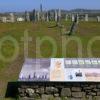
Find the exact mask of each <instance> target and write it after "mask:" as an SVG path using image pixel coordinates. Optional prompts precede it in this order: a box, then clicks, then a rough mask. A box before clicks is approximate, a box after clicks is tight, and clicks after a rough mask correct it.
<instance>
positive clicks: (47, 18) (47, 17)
mask: <svg viewBox="0 0 100 100" xmlns="http://www.w3.org/2000/svg"><path fill="white" fill-rule="evenodd" d="M46 20H47V22H49V16H48V12H47V13H46Z"/></svg>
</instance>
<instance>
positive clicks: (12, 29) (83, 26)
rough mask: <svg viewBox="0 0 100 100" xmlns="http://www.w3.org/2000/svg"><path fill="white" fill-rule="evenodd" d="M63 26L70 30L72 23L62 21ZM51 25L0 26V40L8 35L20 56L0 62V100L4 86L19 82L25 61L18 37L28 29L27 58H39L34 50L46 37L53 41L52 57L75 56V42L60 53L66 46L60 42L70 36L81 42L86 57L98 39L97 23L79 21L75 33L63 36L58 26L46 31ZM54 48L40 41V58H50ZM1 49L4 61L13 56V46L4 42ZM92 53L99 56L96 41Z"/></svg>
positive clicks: (99, 43)
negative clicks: (90, 42)
mask: <svg viewBox="0 0 100 100" xmlns="http://www.w3.org/2000/svg"><path fill="white" fill-rule="evenodd" d="M62 24H64V25H65V26H66V29H67V30H69V28H70V25H71V22H62ZM52 25H55V22H49V23H46V22H37V23H31V22H23V23H5V24H4V23H0V41H2V39H3V38H4V37H5V36H11V37H13V38H15V39H16V40H17V42H18V45H19V53H18V56H17V58H16V59H15V60H14V61H10V62H5V61H2V59H0V97H3V96H4V94H5V91H6V87H7V83H8V82H9V81H16V80H17V79H18V75H19V72H20V70H21V67H22V64H23V61H24V43H23V41H21V38H22V37H23V36H24V32H25V30H28V35H29V37H31V38H32V41H31V42H29V57H31V58H35V57H40V56H39V55H36V52H37V53H38V51H37V49H36V46H37V44H36V40H37V38H41V39H42V38H44V37H45V36H48V37H49V38H52V39H53V40H54V41H55V43H56V46H57V52H56V54H55V55H53V56H52V57H78V54H77V48H78V46H77V43H76V42H75V41H70V42H69V44H68V45H67V46H66V54H65V55H63V54H62V53H63V51H62V45H64V44H66V41H64V40H62V39H66V40H68V39H70V38H72V37H77V38H78V39H80V41H81V42H82V57H89V55H88V52H87V45H88V43H89V41H90V40H91V39H92V38H94V37H96V36H100V23H97V22H80V23H79V25H78V26H77V30H76V32H75V33H74V34H73V35H72V36H67V35H62V34H61V29H60V28H58V27H55V28H48V27H49V26H52ZM62 41H63V43H62ZM53 49H55V48H54V47H52V44H51V43H50V42H49V41H45V42H43V43H42V45H41V48H40V50H41V53H42V56H43V57H46V58H48V57H50V56H51V53H52V50H53ZM0 50H1V52H2V54H3V55H4V56H5V57H6V58H10V57H11V56H12V55H13V52H14V46H13V44H12V42H11V41H5V42H4V43H3V44H2V48H1V49H0ZM92 53H93V57H100V41H99V40H97V41H95V42H94V43H93V45H92Z"/></svg>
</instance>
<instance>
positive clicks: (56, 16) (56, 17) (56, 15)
mask: <svg viewBox="0 0 100 100" xmlns="http://www.w3.org/2000/svg"><path fill="white" fill-rule="evenodd" d="M55 21H56V22H57V21H58V14H57V11H56V10H55Z"/></svg>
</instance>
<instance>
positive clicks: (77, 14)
mask: <svg viewBox="0 0 100 100" xmlns="http://www.w3.org/2000/svg"><path fill="white" fill-rule="evenodd" d="M76 17H77V24H78V23H79V15H78V14H77V15H76Z"/></svg>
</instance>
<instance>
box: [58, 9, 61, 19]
mask: <svg viewBox="0 0 100 100" xmlns="http://www.w3.org/2000/svg"><path fill="white" fill-rule="evenodd" d="M58 20H59V21H60V20H61V10H60V9H59V10H58Z"/></svg>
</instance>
